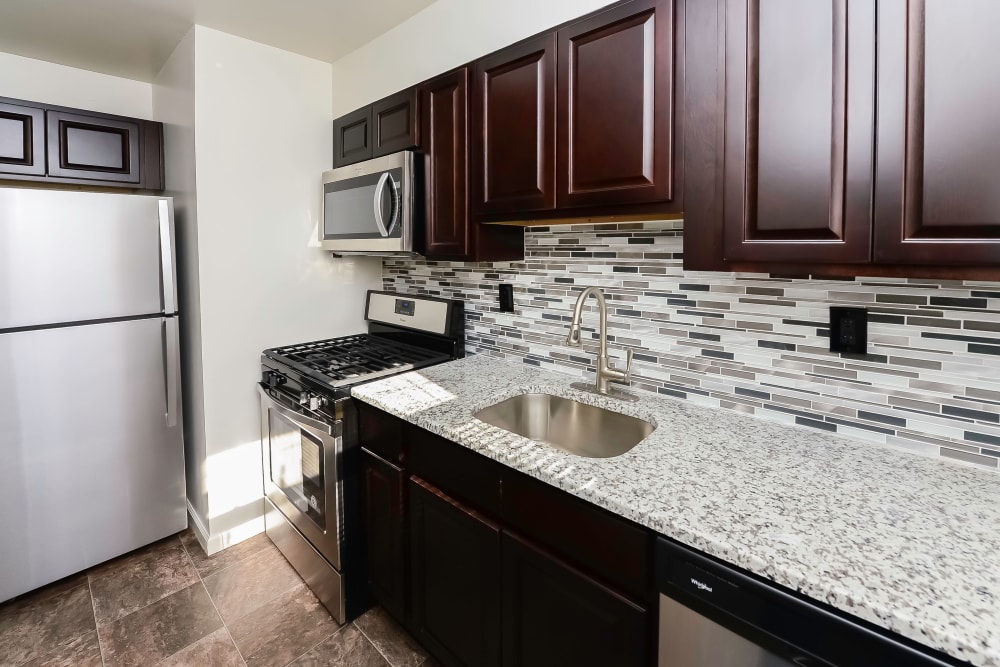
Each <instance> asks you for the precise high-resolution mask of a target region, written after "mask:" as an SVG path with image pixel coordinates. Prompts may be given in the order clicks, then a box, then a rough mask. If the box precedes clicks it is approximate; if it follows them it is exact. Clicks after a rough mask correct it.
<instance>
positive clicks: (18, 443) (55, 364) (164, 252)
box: [0, 187, 187, 601]
mask: <svg viewBox="0 0 1000 667" xmlns="http://www.w3.org/2000/svg"><path fill="white" fill-rule="evenodd" d="M174 257H175V255H174V225H173V204H172V201H171V199H169V198H165V197H150V196H137V195H122V194H102V193H89V192H71V191H56V190H37V189H28V188H14V187H0V601H3V600H7V599H9V598H11V597H14V596H16V595H19V594H21V593H25V592H27V591H30V590H33V589H35V588H38V587H39V586H42V585H44V584H47V583H50V582H52V581H55V580H57V579H60V578H62V577H65V576H68V575H71V574H73V573H75V572H79V571H81V570H84V569H86V568H88V567H90V566H92V565H95V564H97V563H100V562H102V561H105V560H108V559H109V558H113V557H114V556H117V555H120V554H123V553H125V552H128V551H131V550H132V549H135V548H138V547H140V546H143V545H145V544H149V543H150V542H153V541H155V540H157V539H160V538H162V537H166V536H168V535H170V534H173V533H176V532H178V531H180V530H183V529H184V528H185V526H186V525H187V515H186V503H185V481H184V445H183V436H182V420H181V414H180V411H181V407H180V406H181V402H180V392H181V389H180V359H179V350H178V314H177V290H176V273H175V261H174Z"/></svg>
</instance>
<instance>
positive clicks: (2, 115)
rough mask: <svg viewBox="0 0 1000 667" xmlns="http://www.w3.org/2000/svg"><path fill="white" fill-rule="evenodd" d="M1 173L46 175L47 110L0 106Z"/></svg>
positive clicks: (19, 106)
mask: <svg viewBox="0 0 1000 667" xmlns="http://www.w3.org/2000/svg"><path fill="white" fill-rule="evenodd" d="M0 174H33V175H36V176H44V175H45V111H44V110H43V109H40V108H34V107H29V106H21V105H19V104H3V103H0Z"/></svg>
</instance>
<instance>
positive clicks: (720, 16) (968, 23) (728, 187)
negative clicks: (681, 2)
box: [684, 0, 1000, 279]
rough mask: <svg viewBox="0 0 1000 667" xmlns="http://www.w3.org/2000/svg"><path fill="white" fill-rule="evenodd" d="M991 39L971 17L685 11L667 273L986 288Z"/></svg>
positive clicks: (995, 198) (914, 6)
mask: <svg viewBox="0 0 1000 667" xmlns="http://www.w3.org/2000/svg"><path fill="white" fill-rule="evenodd" d="M987 5H989V6H987ZM997 21H1000V7H994V6H993V5H991V4H990V3H982V2H977V1H975V0H955V1H954V2H947V3H946V2H929V1H928V0H880V2H878V3H872V2H867V1H865V2H862V1H859V0H823V1H817V2H809V3H803V2H796V1H795V0H717V1H716V2H699V3H689V7H688V12H687V19H686V35H687V41H686V55H685V57H686V60H687V63H688V64H689V67H688V69H687V73H686V83H685V96H686V111H685V121H684V122H685V124H686V127H687V131H688V137H687V151H686V154H685V166H684V172H685V178H686V183H687V186H686V188H685V195H684V200H685V220H686V224H687V235H686V238H685V248H684V259H685V267H686V268H688V269H694V270H712V269H715V270H736V271H768V272H772V273H787V274H793V275H809V274H812V275H837V276H854V275H892V276H921V277H941V278H953V279H960V278H980V279H995V278H996V276H997V275H1000V270H998V268H997V267H998V265H1000V190H998V189H997V188H996V187H995V184H994V183H993V181H994V180H995V179H994V178H993V177H992V175H993V174H995V173H997V172H1000V81H998V79H997V77H996V76H995V75H994V72H995V70H996V69H997V68H1000V55H998V54H997V52H996V49H995V47H994V42H995V39H994V37H995V36H994V34H993V32H995V31H991V29H990V27H991V26H994V25H995V24H996V22H997ZM876 25H877V26H878V29H877V31H876ZM876 39H877V49H876Z"/></svg>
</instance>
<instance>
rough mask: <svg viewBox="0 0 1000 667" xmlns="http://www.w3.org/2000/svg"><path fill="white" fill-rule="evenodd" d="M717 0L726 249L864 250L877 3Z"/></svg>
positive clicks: (752, 254) (798, 256) (802, 255)
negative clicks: (721, 36) (720, 9)
mask: <svg viewBox="0 0 1000 667" xmlns="http://www.w3.org/2000/svg"><path fill="white" fill-rule="evenodd" d="M725 3H726V4H725V7H726V17H725V20H726V28H727V30H726V44H725V49H726V51H725V52H726V60H725V110H724V113H725V137H726V138H725V148H724V161H725V166H724V174H723V178H724V184H723V188H724V214H723V216H724V239H725V259H726V260H737V261H775V262H782V261H784V262H789V261H797V262H814V261H816V262H867V261H868V260H869V256H870V248H871V207H870V203H869V202H870V196H871V185H872V151H873V141H874V130H873V117H872V114H873V109H874V106H873V97H872V88H873V86H874V80H873V76H874V46H875V27H874V19H875V14H874V6H873V4H872V3H870V2H866V1H864V0H821V1H814V2H800V1H799V0H725ZM848 71H850V73H851V76H850V77H848V75H847V74H848Z"/></svg>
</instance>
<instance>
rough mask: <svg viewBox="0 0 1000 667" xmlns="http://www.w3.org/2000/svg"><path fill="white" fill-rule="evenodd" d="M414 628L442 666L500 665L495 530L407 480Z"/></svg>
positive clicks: (426, 487) (497, 539) (420, 483)
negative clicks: (408, 486) (442, 663)
mask: <svg viewBox="0 0 1000 667" xmlns="http://www.w3.org/2000/svg"><path fill="white" fill-rule="evenodd" d="M410 531H411V543H410V548H411V554H412V556H411V565H412V577H413V593H412V600H413V629H414V632H415V634H416V636H417V638H418V639H419V640H420V642H421V643H422V644H424V645H426V646H428V647H429V648H430V649H431V650H432V651H433V652H434V654H435V656H436V657H438V658H439V659H440V660H442V662H444V663H445V664H447V665H455V666H458V665H467V666H468V667H491V666H498V665H499V664H500V579H499V577H498V576H497V573H498V572H499V571H500V528H499V527H498V526H497V525H496V524H494V523H492V522H491V521H489V520H487V519H485V518H484V517H483V516H482V515H480V514H479V513H477V512H475V511H474V510H471V509H469V508H467V507H465V506H463V505H461V504H459V503H458V502H456V501H454V500H452V499H451V498H449V497H448V496H446V495H445V494H444V493H443V492H441V491H439V490H438V489H436V488H435V487H433V486H431V485H430V484H428V483H427V482H425V481H423V480H422V479H420V478H419V477H413V478H411V480H410Z"/></svg>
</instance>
